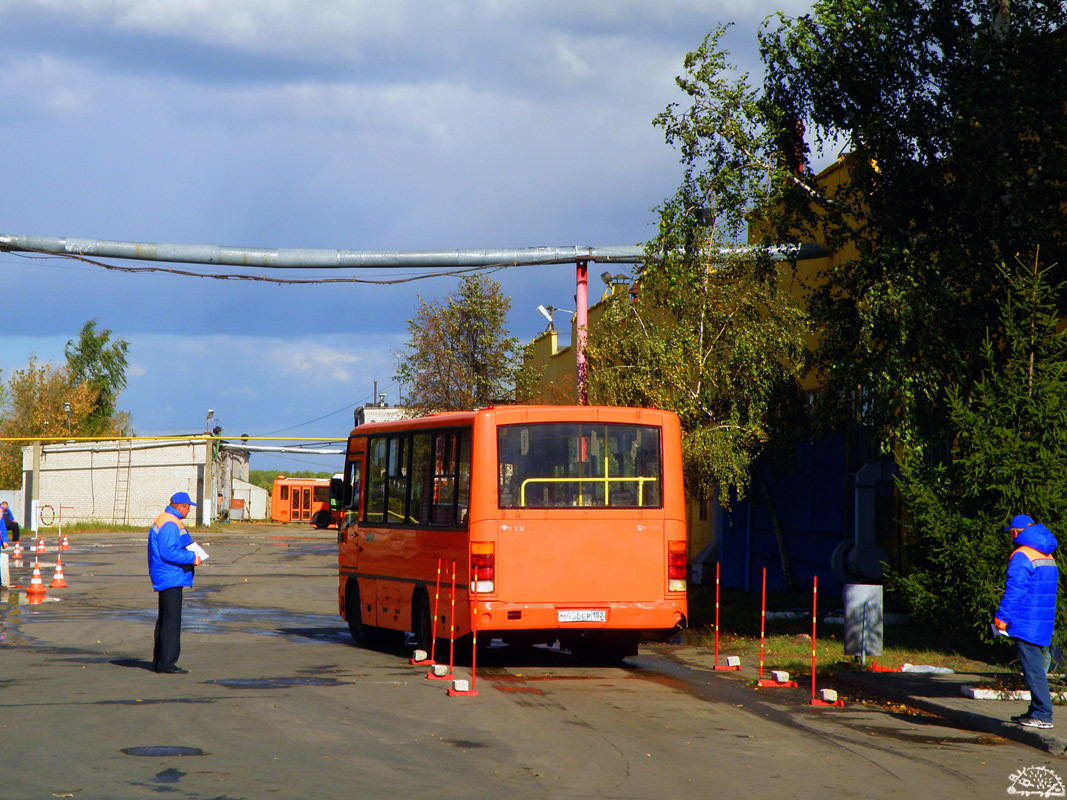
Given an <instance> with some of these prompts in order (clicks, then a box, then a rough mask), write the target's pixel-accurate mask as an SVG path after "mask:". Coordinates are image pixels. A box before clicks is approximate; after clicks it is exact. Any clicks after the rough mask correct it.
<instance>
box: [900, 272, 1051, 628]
mask: <svg viewBox="0 0 1067 800" xmlns="http://www.w3.org/2000/svg"><path fill="white" fill-rule="evenodd" d="M1000 271H1001V273H1002V275H1003V278H1004V283H1005V284H1006V286H1007V289H1008V294H1007V297H1006V298H1004V299H1003V300H1002V302H1001V317H1000V320H999V325H998V326H997V328H998V330H1000V331H1001V332H1002V333H1001V335H1000V338H998V339H993V338H991V337H990V336H987V337H986V340H985V342H984V343H983V345H982V347H981V351H980V353H979V362H980V365H981V375H980V378H979V380H978V381H977V382H976V383H975V384H974V385H973V386H972V387H969V390H967V391H965V390H964V389H963V388H961V387H960V386H959V385H954V386H951V387H949V389H948V391H947V397H948V407H949V423H948V425H949V432H950V435H951V437H952V439H951V441H952V443H953V444H952V449H951V453H950V454H949V456H948V457H947V458H946V459H945V460H944V462H943V463H933V459H932V458H931V452H930V448H929V447H916V448H913V449H911V450H909V451H907V452H906V453H905V456H906V457H905V459H904V461H903V465H902V481H901V484H900V487H901V495H902V498H903V500H904V502H905V505H906V506H907V507H908V509H909V511H910V515H911V520H910V521H911V523H912V524H913V527H914V530H913V532H912V537H911V540H910V542H911V543H910V544H909V546H908V549H907V551H906V553H905V557H906V559H907V561H908V569H907V571H906V572H905V573H904V574H901V575H896V576H894V578H895V581H894V582H895V584H896V586H897V588H898V589H899V590H900V591H901V593H902V595H903V596H904V598H905V599H906V600H907V602H908V603H909V605H910V606H911V608H912V609H913V611H914V613H915V614H916V615H918V616H919V617H921V618H922V619H924V620H925V621H926V622H928V623H930V624H931V625H933V626H935V627H937V628H940V629H942V630H959V629H961V628H963V629H968V630H970V631H972V632H973V633H975V634H976V635H977V636H978V637H980V638H984V639H985V640H987V641H988V640H989V639H990V636H989V622H990V621H991V619H992V616H993V612H994V611H995V609H996V605H997V603H998V602H999V600H1000V596H1001V594H1002V593H1003V589H1004V573H1005V570H1006V568H1007V563H1008V557H1009V555H1010V553H1011V543H1010V540H1009V538H1008V535H1007V534H1005V533H1003V532H1002V529H1003V527H1004V526H1005V524H1006V522H1007V521H1008V520H1009V519H1010V518H1011V516H1012V515H1014V514H1021V513H1025V514H1029V515H1030V516H1031V517H1033V518H1034V519H1036V520H1038V521H1041V522H1045V523H1046V524H1048V525H1049V527H1050V528H1051V529H1052V530H1053V533H1056V532H1057V529H1058V526H1059V524H1060V522H1061V521H1062V520H1063V519H1064V516H1065V512H1067V496H1065V495H1064V492H1063V487H1064V486H1065V485H1067V459H1065V458H1064V453H1067V339H1065V337H1064V334H1063V333H1062V332H1059V331H1058V330H1057V328H1058V327H1059V319H1060V314H1059V311H1058V308H1057V299H1058V298H1059V297H1060V296H1061V292H1062V288H1063V287H1062V286H1053V285H1051V284H1050V283H1049V282H1048V278H1049V276H1050V273H1051V272H1052V268H1047V269H1041V268H1040V267H1039V265H1038V261H1037V258H1036V257H1035V258H1034V261H1033V263H1032V264H1030V265H1024V264H1023V263H1022V262H1018V263H1017V265H1016V267H1015V268H1013V269H1011V270H1007V269H1004V268H1003V267H1002V268H1001V270H1000ZM1060 615H1061V617H1063V615H1064V612H1063V607H1062V605H1061V609H1060ZM1064 622H1067V619H1060V620H1059V624H1057V630H1058V631H1059V632H1060V633H1059V635H1060V636H1061V637H1064V635H1065V634H1067V629H1065V626H1064V624H1063V623H1064Z"/></svg>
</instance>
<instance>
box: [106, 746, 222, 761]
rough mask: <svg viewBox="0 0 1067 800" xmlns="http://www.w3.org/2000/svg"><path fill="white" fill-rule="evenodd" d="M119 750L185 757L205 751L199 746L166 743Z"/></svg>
mask: <svg viewBox="0 0 1067 800" xmlns="http://www.w3.org/2000/svg"><path fill="white" fill-rule="evenodd" d="M119 752H122V753H125V754H126V755H128V756H140V757H143V758H175V757H177V758H184V757H185V756H202V755H204V751H203V750H201V749H200V748H199V747H182V746H180V745H165V744H156V745H149V746H147V747H124V748H122V750H120V751H119Z"/></svg>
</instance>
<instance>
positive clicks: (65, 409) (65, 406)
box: [63, 403, 71, 436]
mask: <svg viewBox="0 0 1067 800" xmlns="http://www.w3.org/2000/svg"><path fill="white" fill-rule="evenodd" d="M63 413H64V414H66V416H67V436H70V435H71V432H70V403H64V404H63Z"/></svg>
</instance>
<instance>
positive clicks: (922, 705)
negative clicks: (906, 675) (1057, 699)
mask: <svg viewBox="0 0 1067 800" xmlns="http://www.w3.org/2000/svg"><path fill="white" fill-rule="evenodd" d="M894 675H896V673H884V674H882V675H879V676H878V678H877V679H874V680H872V679H871V678H870V677H869V676H868V675H865V674H862V673H854V672H839V673H835V679H836V680H837V681H838V682H839V683H840V684H842V685H844V686H850V687H852V688H854V689H860V690H862V691H865V692H869V693H871V694H874V695H878V696H880V697H884V698H885V699H887V700H890V701H892V702H894V703H900V704H901V705H906V706H910V707H912V708H917V709H919V710H920V711H926V712H927V713H930V714H933V715H935V716H938V717H942V718H944V719H948V720H952V721H953V722H958V723H960V724H961V725H965V726H967V727H968V728H972V729H974V730H976V731H980V732H982V733H992V734H995V735H996V736H1000V737H1002V738H1004V739H1011V740H1012V741H1016V742H1019V743H1020V744H1025V745H1028V746H1030V747H1036V748H1037V749H1038V750H1044V751H1045V752H1046V753H1049V754H1051V755H1054V756H1059V757H1064V756H1067V739H1064V738H1061V737H1060V736H1058V735H1056V734H1055V733H1051V732H1048V731H1043V730H1040V729H1036V728H1025V727H1023V726H1021V725H1017V724H1015V723H1014V722H1011V721H1010V720H1002V719H1000V718H999V717H996V716H991V715H990V714H988V713H982V711H981V710H969V709H966V708H961V707H958V706H959V705H961V704H963V703H972V702H976V701H971V700H967V699H966V698H964V696H963V691H962V687H963V686H965V685H966V683H964V682H962V681H958V682H956V683H957V685H958V686H959V687H960V688H959V689H957V692H956V696H957V697H958V698H960V699H959V700H956V701H954V702H953V701H951V700H942V699H939V698H932V697H923V696H921V695H919V694H915V693H914V692H909V691H906V690H905V689H904V687H902V686H899V685H897V686H894V685H893V683H894V681H893V676H894ZM977 702H996V701H977Z"/></svg>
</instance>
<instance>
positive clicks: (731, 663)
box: [726, 656, 741, 667]
mask: <svg viewBox="0 0 1067 800" xmlns="http://www.w3.org/2000/svg"><path fill="white" fill-rule="evenodd" d="M726 666H728V667H740V666H741V657H740V656H727V657H726Z"/></svg>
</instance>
